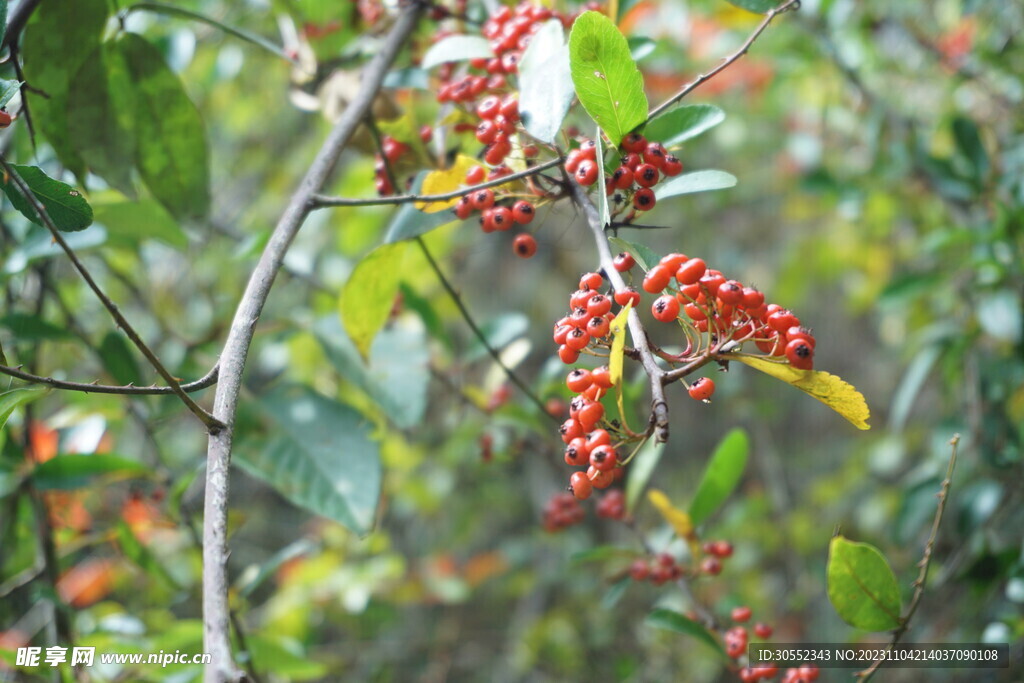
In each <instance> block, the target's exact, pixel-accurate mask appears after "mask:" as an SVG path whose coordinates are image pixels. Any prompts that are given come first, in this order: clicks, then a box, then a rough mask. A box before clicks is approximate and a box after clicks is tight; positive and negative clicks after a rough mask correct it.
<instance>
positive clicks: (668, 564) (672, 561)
mask: <svg viewBox="0 0 1024 683" xmlns="http://www.w3.org/2000/svg"><path fill="white" fill-rule="evenodd" d="M682 575H683V568H682V567H681V566H680V565H678V564H676V558H674V557H673V556H672V555H671V554H670V553H658V554H657V555H656V556H655V557H653V558H651V559H650V560H648V559H645V558H643V557H638V558H637V559H635V560H633V564H631V565H630V566H629V577H630V578H631V579H633V580H634V581H637V582H639V581H650V582H651V583H653V584H654V585H655V586H660V585H662V584H663V583H666V582H668V581H672V580H675V579H678V578H680V577H682Z"/></svg>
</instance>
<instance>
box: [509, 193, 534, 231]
mask: <svg viewBox="0 0 1024 683" xmlns="http://www.w3.org/2000/svg"><path fill="white" fill-rule="evenodd" d="M533 213H534V212H533V204H531V203H530V202H528V201H526V200H525V199H520V200H519V201H518V202H516V203H515V204H513V205H512V220H514V221H515V222H516V223H519V224H520V225H527V224H528V223H530V221H532V220H533Z"/></svg>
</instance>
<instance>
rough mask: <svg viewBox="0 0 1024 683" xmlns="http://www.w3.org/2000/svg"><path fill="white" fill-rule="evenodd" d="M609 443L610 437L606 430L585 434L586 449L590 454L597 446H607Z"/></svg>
mask: <svg viewBox="0 0 1024 683" xmlns="http://www.w3.org/2000/svg"><path fill="white" fill-rule="evenodd" d="M611 442H612V435H611V434H609V433H608V430H607V429H595V430H594V431H592V432H590V434H587V448H588V449H589V450H590V452H591V453H593V452H594V449H595V448H597V447H598V446H608V445H610V444H611Z"/></svg>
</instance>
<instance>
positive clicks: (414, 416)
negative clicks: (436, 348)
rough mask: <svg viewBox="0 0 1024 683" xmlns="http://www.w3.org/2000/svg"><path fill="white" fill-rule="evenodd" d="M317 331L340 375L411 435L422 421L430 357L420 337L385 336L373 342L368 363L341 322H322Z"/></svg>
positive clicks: (409, 333) (330, 319)
mask: <svg viewBox="0 0 1024 683" xmlns="http://www.w3.org/2000/svg"><path fill="white" fill-rule="evenodd" d="M313 331H314V333H315V334H316V338H317V340H318V341H319V342H320V344H321V346H323V347H324V351H325V352H326V353H327V358H328V360H330V361H331V365H333V366H334V368H335V369H336V370H337V371H338V374H340V375H341V376H342V377H343V378H345V379H346V380H348V381H349V382H351V383H352V384H354V385H356V386H357V387H359V388H360V389H362V390H363V391H365V392H366V393H367V394H368V395H369V396H370V398H372V399H373V400H374V401H376V403H377V405H379V406H380V407H381V410H382V411H383V412H384V414H385V415H386V416H387V418H388V419H389V420H390V421H391V422H393V423H394V425H395V426H396V427H398V428H399V429H408V428H409V427H412V426H414V425H416V424H418V423H419V422H420V420H421V419H423V413H424V411H425V410H426V405H427V384H428V383H429V381H430V372H429V370H428V367H427V366H428V362H429V360H430V354H429V352H428V349H427V341H426V339H425V338H424V336H423V334H422V333H421V332H420V331H418V330H416V331H413V330H404V329H393V330H384V331H383V332H381V333H380V334H378V335H377V337H376V339H374V340H373V345H372V346H371V347H370V358H369V361H368V362H367V363H364V362H363V361H362V359H361V358H360V357H359V352H358V351H356V348H355V346H353V344H352V341H351V340H350V339H349V338H348V335H346V334H345V330H344V329H342V325H341V321H340V319H339V318H338V317H337V316H327V317H326V318H322V319H320V320H319V321H317V323H316V324H315V325H314V326H313Z"/></svg>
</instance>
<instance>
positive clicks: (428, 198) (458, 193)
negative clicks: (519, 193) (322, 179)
mask: <svg viewBox="0 0 1024 683" xmlns="http://www.w3.org/2000/svg"><path fill="white" fill-rule="evenodd" d="M563 161H564V159H562V157H558V158H555V159H551V160H550V161H545V162H544V163H543V164H538V165H537V166H531V167H530V168H528V169H526V170H525V171H519V172H518V173H510V174H509V175H506V176H502V177H500V178H495V179H494V180H488V181H486V182H483V183H480V184H478V185H473V186H471V187H463V188H460V189H458V190H453V191H452V192H445V193H444V194H420V195H417V194H401V195H395V196H393V197H369V198H366V199H350V198H348V197H328V196H326V195H322V194H314V195H312V196H311V197H310V200H309V209H310V210H311V211H313V210H316V209H326V208H330V207H335V206H392V205H397V204H409V203H410V202H443V201H447V200H449V199H458V198H459V197H462V196H463V195H467V194H470V193H472V192H476V191H477V190H483V189H486V188H488V187H497V186H498V185H504V184H505V183H509V182H512V181H513V180H519V179H520V178H528V177H530V176H535V175H537V174H539V173H541V172H543V171H546V170H548V169H550V168H554V167H555V166H558V165H559V164H561V163H562V162H563Z"/></svg>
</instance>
